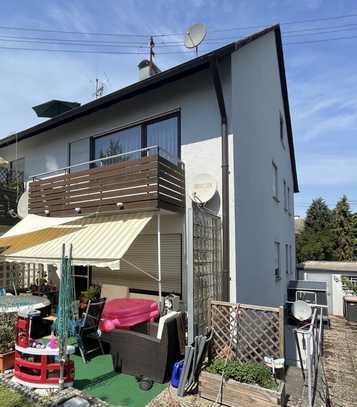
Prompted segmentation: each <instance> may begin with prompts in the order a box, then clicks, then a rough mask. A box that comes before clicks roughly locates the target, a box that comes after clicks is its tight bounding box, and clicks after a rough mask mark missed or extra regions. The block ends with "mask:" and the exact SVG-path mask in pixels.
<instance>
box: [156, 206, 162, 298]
mask: <svg viewBox="0 0 357 407" xmlns="http://www.w3.org/2000/svg"><path fill="white" fill-rule="evenodd" d="M157 270H158V279H159V281H158V283H159V300H160V305H161V306H162V283H161V214H160V212H158V214H157Z"/></svg>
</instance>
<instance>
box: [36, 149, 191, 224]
mask: <svg viewBox="0 0 357 407" xmlns="http://www.w3.org/2000/svg"><path fill="white" fill-rule="evenodd" d="M83 168H85V169H83ZM184 208H185V170H184V165H183V163H182V162H181V161H179V160H177V159H172V158H171V157H169V155H168V154H167V153H166V152H165V151H164V150H163V149H161V148H159V147H150V148H146V149H142V150H136V151H133V152H129V153H125V154H117V155H113V156H110V157H105V158H101V159H98V160H93V161H90V162H87V163H81V164H77V165H73V166H71V167H66V168H62V169H59V170H57V171H54V172H48V173H43V174H39V175H36V176H33V177H32V182H31V183H30V187H29V213H32V214H36V215H42V216H46V215H47V216H58V217H61V216H75V215H79V214H91V213H98V212H117V211H120V210H131V209H135V210H151V209H166V210H168V211H171V212H180V211H183V210H184Z"/></svg>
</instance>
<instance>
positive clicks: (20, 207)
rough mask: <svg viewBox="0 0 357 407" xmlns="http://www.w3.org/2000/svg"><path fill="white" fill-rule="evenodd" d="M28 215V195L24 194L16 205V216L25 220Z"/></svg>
mask: <svg viewBox="0 0 357 407" xmlns="http://www.w3.org/2000/svg"><path fill="white" fill-rule="evenodd" d="M28 213H29V193H28V191H26V192H24V193H23V194H22V195H21V196H20V199H19V202H18V203H17V214H18V216H19V217H20V218H22V219H23V218H25V217H26V216H27V215H28Z"/></svg>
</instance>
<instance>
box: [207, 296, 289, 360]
mask: <svg viewBox="0 0 357 407" xmlns="http://www.w3.org/2000/svg"><path fill="white" fill-rule="evenodd" d="M209 320H210V326H211V328H213V330H214V335H213V339H212V343H211V357H213V358H217V357H225V356H226V355H227V353H229V354H230V356H235V357H237V359H238V360H240V361H242V362H248V361H255V362H262V361H263V360H264V356H270V357H274V358H279V357H284V310H283V307H280V308H272V307H261V306H257V305H246V304H231V303H227V302H221V301H212V302H211V303H210V317H209Z"/></svg>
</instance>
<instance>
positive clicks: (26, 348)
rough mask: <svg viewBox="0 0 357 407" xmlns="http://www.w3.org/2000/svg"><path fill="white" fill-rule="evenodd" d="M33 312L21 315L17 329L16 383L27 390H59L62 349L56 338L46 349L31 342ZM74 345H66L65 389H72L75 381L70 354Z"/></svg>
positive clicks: (40, 344)
mask: <svg viewBox="0 0 357 407" xmlns="http://www.w3.org/2000/svg"><path fill="white" fill-rule="evenodd" d="M32 317H33V314H32V313H27V314H26V313H19V315H18V322H17V328H16V346H15V374H14V376H15V377H14V380H15V381H16V382H17V383H21V384H23V385H25V386H28V387H36V388H58V387H59V380H60V363H59V361H58V356H59V349H58V340H57V338H51V339H50V341H49V342H48V344H47V346H46V345H45V344H43V343H41V342H39V341H37V340H32V339H31V337H30V334H31V318H32ZM74 351H75V348H74V346H67V351H66V356H65V362H64V375H63V381H64V386H71V385H72V384H73V380H74V363H73V361H71V360H70V359H69V355H71V354H72V353H74Z"/></svg>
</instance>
